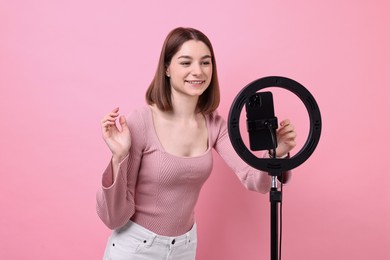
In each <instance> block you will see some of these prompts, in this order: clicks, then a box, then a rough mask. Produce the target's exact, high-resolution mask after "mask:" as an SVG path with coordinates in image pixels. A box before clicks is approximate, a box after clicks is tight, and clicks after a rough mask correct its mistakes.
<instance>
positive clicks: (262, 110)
mask: <svg viewBox="0 0 390 260" xmlns="http://www.w3.org/2000/svg"><path fill="white" fill-rule="evenodd" d="M245 109H246V118H247V130H248V133H249V144H250V149H251V150H252V151H260V150H270V149H274V148H276V146H277V141H276V129H277V128H278V119H277V118H276V117H275V112H274V101H273V96H272V93H271V92H269V91H267V92H256V93H255V94H253V95H252V96H250V97H249V98H248V101H247V102H246V103H245Z"/></svg>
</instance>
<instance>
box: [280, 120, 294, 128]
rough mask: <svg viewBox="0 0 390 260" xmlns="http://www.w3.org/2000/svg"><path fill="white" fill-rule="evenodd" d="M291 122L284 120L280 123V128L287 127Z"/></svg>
mask: <svg viewBox="0 0 390 260" xmlns="http://www.w3.org/2000/svg"><path fill="white" fill-rule="evenodd" d="M290 123H291V122H290V120H289V119H284V120H283V121H282V122H280V126H282V127H284V126H287V125H289V124H290Z"/></svg>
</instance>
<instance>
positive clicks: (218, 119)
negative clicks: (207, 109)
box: [205, 111, 226, 128]
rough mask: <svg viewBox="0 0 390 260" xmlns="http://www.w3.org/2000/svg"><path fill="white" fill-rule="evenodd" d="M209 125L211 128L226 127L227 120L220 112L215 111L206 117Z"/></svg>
mask: <svg viewBox="0 0 390 260" xmlns="http://www.w3.org/2000/svg"><path fill="white" fill-rule="evenodd" d="M205 118H206V121H207V124H208V125H209V126H210V127H217V128H218V127H221V126H223V125H226V121H225V119H224V118H223V117H222V116H221V115H219V113H218V111H214V112H212V113H210V114H207V115H205Z"/></svg>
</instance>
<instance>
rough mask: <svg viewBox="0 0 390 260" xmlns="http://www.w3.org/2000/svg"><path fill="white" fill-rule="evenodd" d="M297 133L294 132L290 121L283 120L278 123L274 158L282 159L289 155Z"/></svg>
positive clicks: (294, 144)
mask: <svg viewBox="0 0 390 260" xmlns="http://www.w3.org/2000/svg"><path fill="white" fill-rule="evenodd" d="M296 137H297V133H296V132H295V129H294V125H292V124H291V122H290V120H288V119H285V120H283V121H282V122H280V127H279V128H278V129H277V130H276V138H277V140H278V147H277V148H276V156H277V157H283V156H285V155H286V154H287V153H289V152H290V151H291V150H292V149H293V148H294V147H295V146H296V142H295V138H296Z"/></svg>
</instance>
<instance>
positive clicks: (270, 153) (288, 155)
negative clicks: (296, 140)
mask: <svg viewBox="0 0 390 260" xmlns="http://www.w3.org/2000/svg"><path fill="white" fill-rule="evenodd" d="M268 155H269V157H270V158H274V157H276V158H279V159H288V158H290V153H285V154H282V155H279V154H278V152H276V156H274V151H272V150H268Z"/></svg>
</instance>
